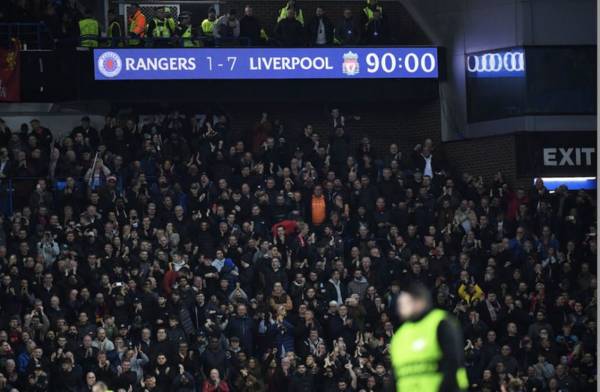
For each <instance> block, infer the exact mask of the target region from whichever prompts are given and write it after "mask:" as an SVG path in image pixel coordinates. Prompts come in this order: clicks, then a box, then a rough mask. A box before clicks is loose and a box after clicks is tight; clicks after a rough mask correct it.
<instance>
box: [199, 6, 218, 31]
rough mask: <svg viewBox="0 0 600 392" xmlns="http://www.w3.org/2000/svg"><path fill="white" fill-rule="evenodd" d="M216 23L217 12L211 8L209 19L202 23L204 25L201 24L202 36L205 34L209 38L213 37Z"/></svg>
mask: <svg viewBox="0 0 600 392" xmlns="http://www.w3.org/2000/svg"><path fill="white" fill-rule="evenodd" d="M216 22H217V12H216V11H215V9H214V8H209V9H208V16H207V18H206V19H204V20H203V21H202V23H201V24H200V29H201V30H202V34H204V35H205V36H207V37H212V36H213V31H214V29H215V23H216Z"/></svg>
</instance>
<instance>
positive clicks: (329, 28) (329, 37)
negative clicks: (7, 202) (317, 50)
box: [306, 15, 333, 46]
mask: <svg viewBox="0 0 600 392" xmlns="http://www.w3.org/2000/svg"><path fill="white" fill-rule="evenodd" d="M320 21H323V28H324V29H325V31H324V33H325V45H331V44H333V23H331V21H330V20H329V18H328V17H327V16H325V15H323V16H321V17H320V18H319V17H315V18H314V19H313V20H311V22H310V23H309V24H308V26H306V33H307V36H308V45H309V46H313V45H317V37H318V35H319V26H320V23H319V22H320Z"/></svg>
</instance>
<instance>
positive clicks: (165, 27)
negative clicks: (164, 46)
mask: <svg viewBox="0 0 600 392" xmlns="http://www.w3.org/2000/svg"><path fill="white" fill-rule="evenodd" d="M170 19H172V18H168V17H167V12H166V10H165V8H159V9H158V11H157V13H156V17H155V18H153V19H152V20H151V21H150V24H149V25H148V32H149V34H150V35H151V36H152V38H171V36H172V35H173V33H174V30H175V26H174V23H175V22H171V20H170Z"/></svg>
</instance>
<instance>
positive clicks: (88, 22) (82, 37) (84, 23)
mask: <svg viewBox="0 0 600 392" xmlns="http://www.w3.org/2000/svg"><path fill="white" fill-rule="evenodd" d="M99 38H100V24H99V23H98V21H97V20H96V19H94V18H93V17H92V16H91V13H90V12H88V11H86V12H85V16H84V18H83V19H81V20H80V21H79V45H81V46H84V47H87V48H96V47H98V39H99Z"/></svg>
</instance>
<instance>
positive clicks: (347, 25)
mask: <svg viewBox="0 0 600 392" xmlns="http://www.w3.org/2000/svg"><path fill="white" fill-rule="evenodd" d="M335 39H336V40H337V41H338V43H339V44H340V45H345V46H352V45H358V44H359V43H360V42H361V28H359V27H358V23H356V21H355V20H354V16H353V15H352V10H350V9H349V8H346V9H345V10H344V17H343V18H342V20H341V22H340V23H339V24H338V25H337V27H336V28H335Z"/></svg>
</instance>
